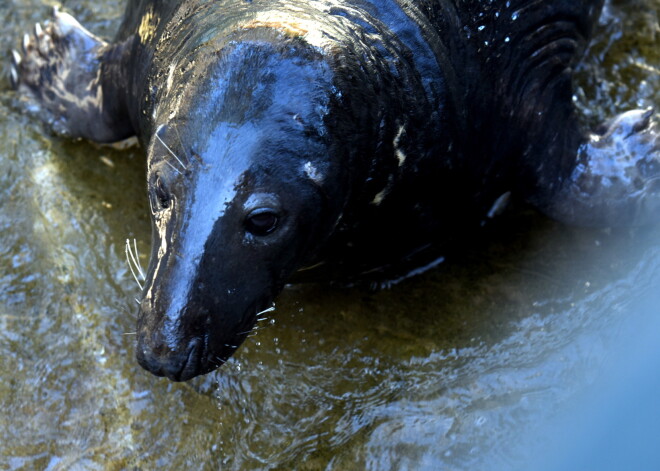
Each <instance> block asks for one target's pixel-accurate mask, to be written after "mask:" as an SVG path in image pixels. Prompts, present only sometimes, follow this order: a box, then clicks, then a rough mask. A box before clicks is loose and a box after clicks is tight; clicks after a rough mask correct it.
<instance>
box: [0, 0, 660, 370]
mask: <svg viewBox="0 0 660 471" xmlns="http://www.w3.org/2000/svg"><path fill="white" fill-rule="evenodd" d="M601 3H602V2H601V1H596V0H593V1H592V0H553V1H545V0H543V1H540V0H508V1H497V0H496V1H490V2H484V1H478V0H463V1H460V2H459V1H456V0H418V1H414V2H413V1H410V0H251V1H243V0H214V1H202V0H183V1H179V0H177V1H174V0H164V1H155V0H129V1H128V5H127V8H126V12H125V14H124V18H123V21H122V24H121V26H120V29H119V32H118V34H117V36H116V38H115V39H114V41H112V42H111V43H107V42H105V41H103V40H101V39H100V38H97V37H95V36H94V35H93V34H91V33H90V32H88V31H87V30H85V29H84V28H83V27H82V26H81V25H80V24H79V23H78V22H77V21H76V20H75V19H74V18H73V17H71V16H70V15H68V14H66V13H63V12H60V11H57V10H56V11H54V14H53V18H52V19H51V20H50V21H49V22H48V24H47V26H46V27H44V28H42V27H41V26H39V25H37V26H36V27H35V31H34V34H32V35H26V37H25V38H24V40H23V43H22V52H14V53H13V58H12V67H11V81H12V84H13V85H14V86H15V87H16V88H17V89H18V90H19V92H20V93H21V94H22V95H23V96H24V97H26V98H27V99H29V100H31V101H32V102H33V103H35V104H36V105H37V106H38V107H39V110H40V115H41V116H46V117H47V120H48V121H49V122H50V124H51V125H52V127H53V129H54V130H55V131H56V132H57V133H59V134H62V135H66V136H70V137H76V138H86V139H91V140H94V141H99V142H111V141H116V140H120V139H123V138H126V137H128V136H131V135H133V134H135V135H137V137H138V139H139V141H140V143H141V144H142V146H143V147H144V148H145V149H146V154H147V160H148V170H147V182H148V193H149V201H150V207H151V213H152V221H153V237H152V252H151V259H150V262H149V268H148V270H147V273H146V276H145V281H144V286H143V289H142V293H141V300H140V308H139V313H138V336H137V349H136V350H137V358H138V361H139V363H140V364H141V365H142V366H143V367H144V368H146V369H147V370H149V371H151V372H152V373H154V374H156V375H163V376H167V377H168V378H170V379H172V380H177V381H179V380H187V379H190V378H192V377H194V376H196V375H200V374H204V373H207V372H209V371H211V370H213V369H215V368H217V367H218V366H219V365H221V364H222V363H223V362H224V361H226V359H227V358H228V357H229V356H230V355H231V354H232V353H233V352H234V351H235V350H236V348H238V346H239V345H240V344H241V342H242V341H243V340H244V339H245V338H246V336H247V335H248V334H249V333H250V331H251V330H252V328H253V326H254V324H255V322H256V319H257V317H258V315H259V313H261V312H263V311H264V310H266V309H269V307H270V306H271V305H272V302H273V300H274V299H275V297H276V295H277V294H278V293H279V292H280V291H281V289H282V288H283V286H284V285H285V283H288V282H293V281H304V280H310V279H312V280H343V281H348V282H352V281H356V280H361V279H375V280H377V281H386V280H394V281H396V280H397V279H400V278H401V277H403V276H405V275H407V274H414V273H418V272H421V271H423V270H424V269H427V268H430V267H432V266H435V265H437V264H438V263H439V262H440V261H441V260H442V254H443V251H444V250H447V247H448V242H450V241H451V240H452V239H454V238H456V237H457V236H460V234H463V233H464V231H469V230H473V229H474V230H476V229H477V228H478V227H479V226H481V225H483V224H485V223H487V222H488V221H489V220H490V219H492V218H495V217H496V216H497V214H498V213H500V212H501V209H502V207H503V206H505V205H506V202H507V201H508V200H509V199H510V198H521V199H525V200H527V201H529V202H531V203H533V204H534V205H536V206H537V207H538V208H539V209H540V210H541V211H544V212H545V213H547V214H548V215H550V216H551V217H554V218H557V219H559V220H562V221H565V222H567V223H570V224H581V225H600V226H612V225H619V226H620V225H637V224H646V223H650V222H654V221H656V220H658V216H659V215H660V206H659V203H660V198H659V194H658V191H659V185H658V183H659V182H660V178H659V177H660V155H659V151H658V149H659V148H660V147H659V145H658V144H659V139H658V135H659V132H658V125H657V120H656V117H655V115H654V114H653V112H652V111H651V110H633V111H629V112H626V113H624V114H622V115H620V116H619V117H616V118H614V119H613V120H611V121H609V122H608V123H605V125H604V126H603V127H602V129H601V130H600V131H599V132H598V133H592V132H588V131H585V130H582V129H581V128H580V126H579V125H578V122H577V119H576V114H575V110H574V109H573V106H572V102H571V97H572V87H571V70H572V68H573V66H574V65H575V63H576V60H577V58H578V57H580V55H581V54H582V52H583V51H584V49H585V46H586V44H587V42H588V40H589V37H590V34H591V29H592V25H593V24H594V23H595V21H596V20H597V17H598V14H599V11H600V8H601V6H602V5H601Z"/></svg>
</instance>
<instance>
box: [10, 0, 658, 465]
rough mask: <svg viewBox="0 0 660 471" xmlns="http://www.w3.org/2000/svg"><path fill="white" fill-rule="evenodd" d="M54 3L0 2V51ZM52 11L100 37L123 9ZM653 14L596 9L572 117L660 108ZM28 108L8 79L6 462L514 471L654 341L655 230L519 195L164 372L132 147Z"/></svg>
mask: <svg viewBox="0 0 660 471" xmlns="http://www.w3.org/2000/svg"><path fill="white" fill-rule="evenodd" d="M50 5H51V2H50V1H37V0H29V1H25V0H20V1H19V0H2V1H1V2H0V15H2V17H3V19H4V21H3V24H4V26H3V33H2V35H1V37H0V50H2V51H8V50H9V49H10V48H11V47H16V45H17V44H18V38H19V37H20V36H21V35H22V34H23V32H24V31H26V30H27V29H28V28H31V25H32V23H34V22H35V21H39V20H42V19H43V18H44V17H45V16H46V15H47V12H48V7H49V6H50ZM64 6H65V8H66V9H68V10H69V11H72V12H73V13H74V14H75V16H77V17H78V18H79V19H80V20H81V22H82V23H83V24H85V25H87V26H88V27H89V28H90V29H92V30H93V31H94V32H96V33H98V34H100V35H103V36H106V37H111V36H112V33H113V31H114V30H115V28H116V27H117V25H118V20H119V19H120V16H121V13H122V6H123V2H121V1H119V0H111V1H104V2H89V1H65V2H64ZM659 7H660V3H659V2H658V0H644V1H628V2H623V1H621V2H616V3H614V4H613V5H612V4H610V5H609V6H608V8H607V10H606V12H605V13H604V14H603V17H602V19H601V25H600V27H599V33H598V37H597V39H596V42H595V44H594V45H593V47H592V48H591V51H590V55H589V59H588V61H587V63H586V65H584V66H583V67H582V68H581V70H580V72H579V78H580V82H579V83H580V85H581V87H580V88H579V89H578V90H577V92H576V100H577V104H578V105H579V107H580V109H581V110H582V113H583V115H584V118H585V122H587V123H589V124H594V125H595V124H597V123H598V122H599V121H600V120H602V119H603V118H604V117H605V116H609V115H611V114H613V113H616V112H620V111H623V110H626V109H629V108H636V107H645V106H649V105H653V104H656V105H659V104H660V74H659V73H658V72H659V71H658V68H657V67H658V66H660V56H659V55H658V51H659V49H658V47H659V45H660V38H659V37H658V34H659V33H660V30H659V28H658V17H657V10H658V8H659ZM7 73H8V60H4V61H2V63H1V64H0V74H2V76H3V77H6V76H7ZM19 110H20V108H19V107H18V106H17V97H16V95H15V94H14V93H13V92H12V91H10V90H9V86H8V81H7V80H6V79H5V80H4V81H3V82H2V83H1V84H0V407H1V409H2V413H1V414H0V469H7V470H16V469H25V470H32V469H49V470H94V469H116V470H119V469H143V470H151V469H209V470H211V469H223V470H224V469H227V470H248V469H278V470H291V469H298V470H320V469H328V470H352V469H370V470H389V469H397V470H438V469H450V470H489V469H512V468H514V467H516V466H520V465H521V463H525V462H528V461H529V460H532V462H533V461H534V453H535V452H533V451H532V450H536V447H537V446H538V445H539V443H542V442H543V441H544V440H545V438H544V433H545V432H544V430H545V429H544V427H545V424H546V422H547V421H548V420H550V419H552V418H554V417H555V416H557V415H561V411H563V410H565V408H567V407H569V405H571V404H573V403H574V401H576V400H578V399H579V398H580V397H584V396H586V397H589V394H590V391H591V390H592V388H593V385H594V384H596V385H597V384H599V381H600V379H601V377H602V376H603V375H607V371H608V367H609V365H611V364H612V363H613V360H614V359H616V358H619V357H621V355H622V354H623V352H624V351H625V350H626V348H627V346H628V345H635V344H636V343H637V341H638V337H639V336H642V334H648V332H645V330H646V329H655V332H657V333H658V334H660V329H659V328H658V326H659V324H658V322H655V323H653V322H647V321H648V320H649V319H655V316H656V315H657V314H658V310H659V309H658V308H657V306H660V304H658V303H657V302H658V300H657V297H658V288H659V287H660V284H659V283H660V237H659V236H660V227H658V228H651V229H645V230H622V231H605V230H584V229H574V228H567V227H564V226H561V225H559V224H556V223H553V222H551V221H548V220H546V219H544V218H543V217H541V216H538V215H537V214H535V213H534V212H532V211H530V210H527V209H521V210H519V211H515V212H512V213H510V214H508V215H506V216H505V217H504V219H503V221H502V222H501V224H500V225H499V227H495V228H493V229H492V230H490V231H489V232H488V233H484V234H482V235H481V236H480V237H479V238H478V239H476V240H475V241H474V243H472V244H469V246H470V248H469V249H466V250H465V251H464V252H461V253H459V254H456V255H454V256H450V257H448V258H449V261H448V263H446V264H445V265H444V266H442V267H440V268H439V269H437V270H435V271H433V272H431V273H428V274H426V275H424V276H420V277H418V278H415V279H412V280H409V281H406V282H403V283H401V284H399V285H397V286H395V287H394V288H392V289H389V290H385V291H380V292H372V291H369V290H366V289H359V288H356V289H341V288H334V287H328V286H294V287H290V288H289V289H287V290H286V291H285V292H284V294H283V295H281V296H280V298H279V299H278V301H277V310H276V311H275V312H274V313H273V315H272V317H271V318H270V319H269V320H267V321H265V322H264V325H263V326H262V327H263V328H262V329H261V330H260V331H259V333H258V335H257V336H255V337H253V338H250V339H248V341H247V342H246V343H245V345H244V346H243V347H242V348H241V349H240V350H239V351H238V353H237V355H236V356H235V357H234V358H233V359H231V360H230V361H229V362H228V364H227V365H225V366H224V367H223V368H222V369H221V370H220V371H218V372H215V373H213V374H210V375H208V376H207V377H205V378H200V379H196V380H193V381H191V382H189V383H188V384H174V383H171V382H169V381H167V380H165V379H158V378H155V377H153V376H151V375H150V374H148V373H146V372H145V371H143V370H142V369H140V367H139V366H138V365H137V363H136V361H135V359H134V342H135V336H134V330H135V306H136V304H135V300H134V298H135V296H136V293H137V287H136V286H135V283H134V282H133V281H132V278H131V276H130V273H129V271H128V266H127V264H126V261H125V255H124V242H125V240H126V238H131V239H133V238H136V239H137V241H138V248H139V250H140V253H141V262H142V264H143V266H144V265H146V264H147V259H146V254H147V253H148V249H149V247H148V241H149V231H150V227H149V221H148V217H147V215H148V206H147V198H146V191H145V181H144V180H145V179H144V159H143V155H142V152H141V150H139V149H137V148H133V149H129V150H124V151H116V150H110V149H108V148H102V147H97V146H95V145H93V144H90V143H87V142H69V141H66V140H62V139H58V138H54V137H53V136H51V135H50V134H49V133H48V132H47V131H45V128H44V127H43V126H42V125H41V124H40V123H39V122H38V121H37V120H35V119H34V118H30V117H27V116H25V115H23V114H21V113H20V111H19ZM644 355H648V356H653V355H655V357H656V358H657V357H658V355H660V348H658V347H656V348H655V349H649V351H648V352H647V351H643V352H642V356H644ZM648 373H649V375H651V376H652V375H656V377H657V374H658V371H657V370H655V371H649V372H648ZM643 386H644V385H642V386H641V387H643ZM620 399H621V400H622V401H624V402H625V401H627V400H628V399H627V398H626V397H625V395H624V396H623V397H622V398H620ZM620 405H621V404H613V407H614V408H616V407H619V406H620ZM656 432H657V429H656ZM537 464H538V463H537ZM530 466H532V467H533V465H530ZM529 469H531V468H529Z"/></svg>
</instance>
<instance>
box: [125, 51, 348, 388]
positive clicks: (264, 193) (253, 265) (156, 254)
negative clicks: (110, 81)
mask: <svg viewBox="0 0 660 471" xmlns="http://www.w3.org/2000/svg"><path fill="white" fill-rule="evenodd" d="M195 61H196V62H197V64H196V65H195V66H191V67H190V68H189V69H186V66H183V67H182V68H181V70H172V69H171V70H170V74H174V75H173V76H172V77H168V78H167V79H166V80H164V82H165V85H166V86H165V87H164V88H163V89H162V90H159V91H158V92H157V96H156V97H155V98H154V100H155V101H157V103H158V105H157V107H156V108H155V112H154V118H153V124H152V129H153V130H152V131H151V136H152V137H151V139H150V144H149V149H148V182H149V183H148V184H149V194H150V202H151V209H152V221H153V240H152V253H151V260H150V264H149V269H148V272H147V279H146V282H145V286H144V290H143V293H142V295H143V297H142V300H141V303H140V309H139V314H138V344H137V357H138V361H139V362H140V364H141V365H142V366H143V367H144V368H146V369H147V370H149V371H151V372H152V373H154V374H156V375H161V376H167V377H168V378H170V379H172V380H180V381H183V380H187V379H190V378H192V377H194V376H196V375H199V374H204V373H207V372H209V371H211V370H213V369H215V368H216V367H218V366H219V365H221V364H222V363H223V362H224V361H225V360H226V359H227V358H228V357H229V356H230V355H231V354H232V353H233V352H234V350H235V349H236V348H237V347H238V345H240V343H241V342H242V341H243V340H244V339H245V338H246V336H247V335H248V333H249V332H250V331H251V329H252V328H253V326H254V323H255V320H256V316H257V313H259V312H260V311H263V310H264V309H267V308H268V307H270V306H271V305H272V301H273V298H274V297H275V295H276V294H277V293H278V292H279V291H280V290H281V289H282V287H283V285H284V284H285V282H286V280H287V278H288V277H289V276H290V275H291V274H292V273H293V272H294V271H295V270H296V269H298V268H300V267H301V266H302V265H304V264H305V263H310V262H313V261H314V254H315V253H316V252H317V250H318V248H319V247H320V246H322V244H323V241H324V238H325V237H326V236H327V234H328V233H329V232H330V230H331V228H332V227H333V226H334V225H335V224H336V223H337V220H338V218H339V217H340V214H341V211H342V206H343V204H344V198H343V197H341V196H339V195H341V194H342V192H343V191H344V187H345V185H346V182H345V180H346V176H345V175H344V173H343V172H346V170H342V168H344V169H345V166H341V165H339V162H336V159H337V158H338V157H337V156H331V155H330V154H331V153H332V152H333V151H332V148H331V147H332V146H331V145H330V144H329V141H328V136H327V133H328V130H327V126H326V119H327V115H328V113H329V108H331V107H332V101H333V100H335V99H337V96H336V95H338V92H336V91H335V90H334V87H333V72H332V70H331V68H330V67H329V66H328V63H327V61H326V59H325V58H324V57H323V55H322V54H321V53H319V52H318V51H316V50H314V48H311V47H309V46H307V45H304V44H302V45H298V46H297V45H296V42H295V41H294V40H287V41H281V42H280V43H275V42H273V41H260V40H250V41H234V42H231V41H229V42H227V44H226V45H225V47H223V48H222V50H221V51H220V52H218V53H215V54H207V55H206V58H205V59H203V60H202V59H200V57H196V58H194V59H190V63H193V62H195ZM160 80H161V82H163V80H162V79H160Z"/></svg>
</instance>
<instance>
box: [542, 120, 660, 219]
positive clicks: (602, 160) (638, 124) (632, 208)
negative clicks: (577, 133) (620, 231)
mask: <svg viewBox="0 0 660 471" xmlns="http://www.w3.org/2000/svg"><path fill="white" fill-rule="evenodd" d="M549 203H550V204H549V206H548V207H547V208H546V212H547V213H548V215H549V216H551V217H554V218H556V219H558V220H560V221H562V222H566V223H569V224H574V225H581V226H600V227H605V226H613V227H616V226H639V225H644V224H651V223H657V222H660V125H659V124H658V121H657V116H655V115H654V113H653V110H633V111H628V112H627V113H623V114H621V115H619V116H617V117H616V118H615V119H613V120H611V121H610V122H609V123H608V124H606V125H605V126H603V130H602V132H600V133H597V134H591V135H589V136H588V137H587V139H586V142H584V143H583V144H582V145H580V147H579V149H578V154H577V162H576V166H575V169H574V170H573V173H572V174H571V176H570V177H569V178H568V179H566V180H565V181H564V182H562V185H561V186H560V188H559V190H558V192H557V193H556V194H555V197H554V198H553V199H552V201H550V202H549Z"/></svg>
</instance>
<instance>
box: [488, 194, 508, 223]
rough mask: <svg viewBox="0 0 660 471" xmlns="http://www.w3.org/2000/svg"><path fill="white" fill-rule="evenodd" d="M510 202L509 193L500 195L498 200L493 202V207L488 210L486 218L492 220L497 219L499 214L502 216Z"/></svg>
mask: <svg viewBox="0 0 660 471" xmlns="http://www.w3.org/2000/svg"><path fill="white" fill-rule="evenodd" d="M510 200H511V192H510V191H507V192H506V193H504V194H502V195H501V196H500V197H499V198H497V199H496V200H495V202H494V203H493V206H492V207H491V208H490V211H488V217H489V218H490V219H493V218H494V217H497V216H499V215H500V214H502V213H503V212H504V210H505V209H506V207H507V206H508V204H509V201H510Z"/></svg>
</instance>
